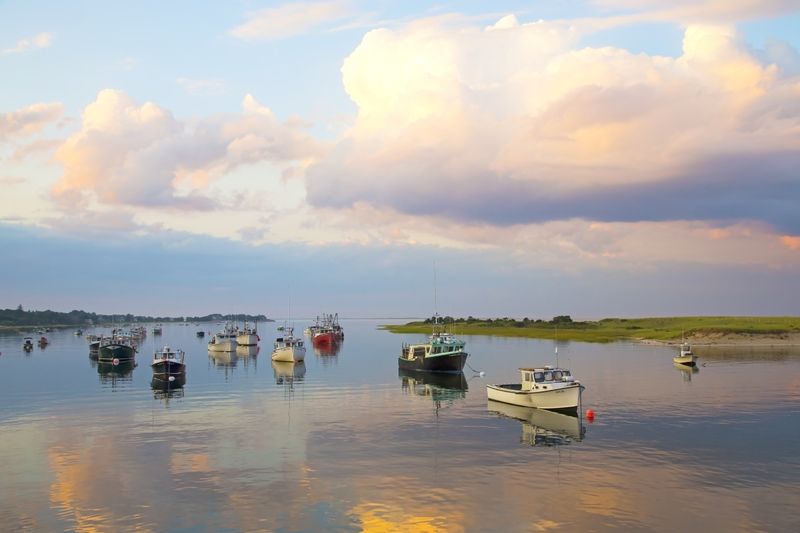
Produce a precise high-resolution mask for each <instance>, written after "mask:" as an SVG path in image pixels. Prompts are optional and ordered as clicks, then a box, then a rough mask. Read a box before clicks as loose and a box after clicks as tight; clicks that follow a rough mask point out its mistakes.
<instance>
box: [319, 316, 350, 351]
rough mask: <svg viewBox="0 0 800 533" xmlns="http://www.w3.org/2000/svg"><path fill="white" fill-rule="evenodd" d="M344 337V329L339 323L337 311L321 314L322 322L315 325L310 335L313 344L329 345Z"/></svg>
mask: <svg viewBox="0 0 800 533" xmlns="http://www.w3.org/2000/svg"><path fill="white" fill-rule="evenodd" d="M342 339H344V330H343V329H342V326H340V325H339V313H336V314H333V315H326V314H323V315H322V322H321V323H320V324H319V325H317V326H315V329H314V331H313V333H312V335H311V341H312V342H313V343H314V346H325V345H327V346H330V345H332V344H336V343H338V342H341V341H342Z"/></svg>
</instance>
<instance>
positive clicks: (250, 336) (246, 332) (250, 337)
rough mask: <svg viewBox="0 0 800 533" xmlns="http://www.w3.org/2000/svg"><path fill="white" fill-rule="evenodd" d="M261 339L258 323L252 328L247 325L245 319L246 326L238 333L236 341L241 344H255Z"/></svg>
mask: <svg viewBox="0 0 800 533" xmlns="http://www.w3.org/2000/svg"><path fill="white" fill-rule="evenodd" d="M260 340H261V338H260V337H259V336H258V326H257V325H256V326H253V327H252V328H251V327H250V326H248V325H247V321H245V323H244V327H243V328H242V329H240V330H239V332H238V334H237V335H236V343H237V344H239V345H240V346H255V345H256V344H258V341H260Z"/></svg>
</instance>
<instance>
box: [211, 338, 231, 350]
mask: <svg viewBox="0 0 800 533" xmlns="http://www.w3.org/2000/svg"><path fill="white" fill-rule="evenodd" d="M208 351H209V352H235V351H236V341H235V340H221V341H217V342H209V343H208Z"/></svg>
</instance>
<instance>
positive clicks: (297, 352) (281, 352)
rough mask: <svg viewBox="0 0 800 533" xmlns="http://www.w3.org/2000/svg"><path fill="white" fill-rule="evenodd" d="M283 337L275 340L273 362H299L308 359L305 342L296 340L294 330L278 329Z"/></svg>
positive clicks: (288, 328) (287, 328) (285, 327)
mask: <svg viewBox="0 0 800 533" xmlns="http://www.w3.org/2000/svg"><path fill="white" fill-rule="evenodd" d="M278 331H279V332H282V333H283V335H282V336H281V337H278V338H277V339H275V344H274V345H273V348H272V360H273V361H288V362H293V361H294V362H297V361H302V360H304V359H305V358H306V347H305V346H304V345H303V340H302V339H298V338H295V336H294V328H292V327H287V326H283V327H280V328H278Z"/></svg>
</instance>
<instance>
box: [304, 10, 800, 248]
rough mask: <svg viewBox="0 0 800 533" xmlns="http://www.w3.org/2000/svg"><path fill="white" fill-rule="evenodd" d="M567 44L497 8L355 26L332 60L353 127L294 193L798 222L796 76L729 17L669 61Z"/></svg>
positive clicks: (488, 209)
mask: <svg viewBox="0 0 800 533" xmlns="http://www.w3.org/2000/svg"><path fill="white" fill-rule="evenodd" d="M579 38H580V35H579V34H578V30H577V29H576V28H575V27H572V26H570V25H569V24H564V23H563V22H560V23H558V24H550V23H547V22H537V23H530V24H519V23H518V21H516V20H515V19H513V18H505V19H503V20H502V21H501V22H500V23H498V24H496V25H493V26H489V27H487V28H483V29H481V28H477V27H473V26H460V27H453V26H452V25H450V26H444V25H441V24H439V23H438V21H435V20H434V21H431V20H424V21H417V22H415V23H413V24H409V25H407V26H405V27H402V28H400V29H397V30H388V29H380V30H374V31H371V32H369V33H367V34H366V36H365V37H364V39H363V40H362V42H361V43H360V45H359V46H358V48H357V49H356V50H355V51H354V52H353V53H352V54H351V55H350V56H349V57H348V58H347V59H346V60H345V62H344V65H343V67H342V75H343V82H344V85H345V89H346V90H347V92H348V94H349V95H350V97H351V98H352V100H353V101H354V102H355V103H356V105H357V106H358V117H357V120H356V122H355V124H354V126H353V127H352V128H351V129H350V130H349V131H348V132H347V134H346V136H345V138H344V139H343V140H342V141H341V142H340V143H339V144H338V146H337V147H336V148H335V149H334V150H333V151H332V152H331V153H330V154H329V155H328V156H327V157H326V158H324V159H323V160H322V161H321V162H320V163H319V164H318V165H316V166H315V167H312V168H311V169H310V171H309V177H308V198H309V201H310V202H311V203H312V204H314V205H316V206H328V207H336V208H343V207H349V206H352V205H355V204H356V203H359V202H361V203H368V204H371V205H374V206H377V207H381V206H388V207H391V208H393V209H395V210H397V211H400V212H404V213H407V214H411V215H426V216H434V215H435V216H441V217H445V218H448V219H451V220H459V221H467V220H479V221H483V222H486V223H489V224H498V225H509V224H526V223H538V222H544V221H548V220H558V219H572V218H582V219H589V220H600V221H609V222H612V221H618V222H632V221H637V220H653V221H659V220H680V219H700V220H715V219H719V220H731V219H733V220H736V219H748V220H765V221H767V222H770V223H772V224H774V225H776V226H780V227H783V228H784V231H790V232H793V233H800V212H797V210H796V209H794V207H793V206H795V205H796V204H797V202H798V201H800V183H798V182H797V180H796V179H792V178H793V177H795V178H796V172H795V171H794V170H793V169H794V168H796V167H797V166H798V165H800V151H799V150H798V143H799V142H800V136H799V132H800V110H798V106H797V104H796V103H797V101H798V96H800V79H798V78H797V77H792V76H787V75H784V74H785V73H782V72H781V70H780V67H779V66H777V65H774V64H773V65H768V64H764V63H762V62H761V61H760V60H759V59H758V58H757V57H755V56H754V55H753V53H752V52H750V50H749V49H748V47H747V46H746V45H745V44H744V43H742V42H741V38H740V37H739V35H738V34H736V32H735V31H733V30H732V29H731V28H729V27H727V26H713V25H695V26H689V27H688V28H687V30H686V34H685V39H684V50H683V54H682V55H681V56H680V57H677V58H670V57H661V56H649V55H646V54H633V53H630V52H628V51H626V50H623V49H619V48H612V47H605V48H580V47H579V46H578V42H579ZM723 191H724V194H723V193H722V192H723Z"/></svg>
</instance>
